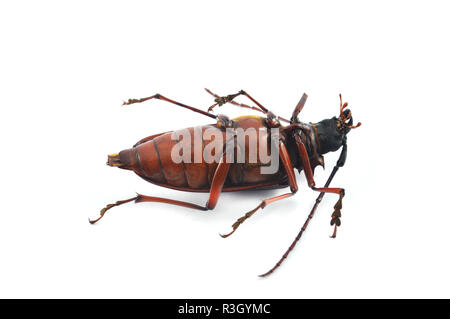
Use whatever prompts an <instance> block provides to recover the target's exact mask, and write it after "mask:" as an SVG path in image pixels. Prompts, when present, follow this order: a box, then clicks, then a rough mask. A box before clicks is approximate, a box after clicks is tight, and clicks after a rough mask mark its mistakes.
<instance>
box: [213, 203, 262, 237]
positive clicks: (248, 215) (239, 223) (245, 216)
mask: <svg viewBox="0 0 450 319" xmlns="http://www.w3.org/2000/svg"><path fill="white" fill-rule="evenodd" d="M263 205H264V201H263V202H261V204H259V205H258V206H256V207H255V208H254V209H252V210H251V211H249V212H248V213H246V214H245V215H244V216H242V217H240V218H238V220H236V222H235V223H234V224H233V225H232V226H231V227H232V228H233V230H232V231H231V233H228V234H226V235H222V234H220V236H222V238H227V237H228V236H230V235H232V234H233V233H234V232H235V231H236V229H238V227H239V226H240V225H241V224H242V223H243V222H244V221H245V220H247V219H249V218H250V217H252V215H253V214H254V213H255V212H256V211H257V210H258V209H260V208H263Z"/></svg>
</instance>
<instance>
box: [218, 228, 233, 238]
mask: <svg viewBox="0 0 450 319" xmlns="http://www.w3.org/2000/svg"><path fill="white" fill-rule="evenodd" d="M236 229H237V227H236V228H234V229H233V230H232V231H231V232H230V233H228V234H225V235H223V234H219V235H220V237H222V238H227V237H229V236H231V235H232V234H233V233H234V232H235V231H236Z"/></svg>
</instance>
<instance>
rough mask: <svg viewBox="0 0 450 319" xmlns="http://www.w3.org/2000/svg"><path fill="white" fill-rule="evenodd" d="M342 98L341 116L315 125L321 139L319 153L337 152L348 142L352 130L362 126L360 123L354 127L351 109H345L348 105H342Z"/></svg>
mask: <svg viewBox="0 0 450 319" xmlns="http://www.w3.org/2000/svg"><path fill="white" fill-rule="evenodd" d="M339 98H340V115H339V117H332V118H331V119H327V120H323V121H320V122H319V123H316V124H315V127H316V133H317V137H318V139H319V150H318V151H319V153H320V154H325V153H328V152H334V151H337V150H338V149H339V148H340V147H341V146H342V145H344V144H345V143H346V142H347V134H348V133H349V132H350V130H351V129H354V128H357V127H359V126H360V125H361V123H358V124H356V125H353V117H352V112H351V111H350V109H345V108H346V107H347V105H348V103H347V102H346V103H344V104H342V96H341V94H339Z"/></svg>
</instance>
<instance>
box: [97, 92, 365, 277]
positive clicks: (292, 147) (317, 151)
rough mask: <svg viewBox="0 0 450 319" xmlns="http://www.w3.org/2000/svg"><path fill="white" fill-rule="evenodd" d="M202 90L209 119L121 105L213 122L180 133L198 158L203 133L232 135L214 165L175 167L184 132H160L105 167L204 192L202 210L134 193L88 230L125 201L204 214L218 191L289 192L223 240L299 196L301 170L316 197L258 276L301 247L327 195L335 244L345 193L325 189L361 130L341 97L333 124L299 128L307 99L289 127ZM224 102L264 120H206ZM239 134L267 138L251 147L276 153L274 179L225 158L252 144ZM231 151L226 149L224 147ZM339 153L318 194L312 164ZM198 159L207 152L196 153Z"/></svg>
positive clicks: (111, 158) (199, 163)
mask: <svg viewBox="0 0 450 319" xmlns="http://www.w3.org/2000/svg"><path fill="white" fill-rule="evenodd" d="M205 90H206V91H207V92H208V93H209V94H211V95H212V96H213V97H214V98H215V99H214V102H215V103H214V104H213V105H211V106H210V107H209V108H208V111H207V112H206V111H203V110H200V109H198V108H194V107H191V106H188V105H186V104H183V103H179V102H176V101H174V100H172V99H169V98H167V97H165V96H163V95H161V94H155V95H152V96H150V97H147V98H142V99H129V100H128V101H127V102H124V103H123V105H130V104H134V103H141V102H144V101H148V100H151V99H159V100H163V101H166V102H169V103H172V104H175V105H178V106H180V107H183V108H187V109H189V110H191V111H194V112H197V113H200V114H203V115H206V116H208V117H210V118H212V119H215V120H216V123H215V124H210V125H204V126H199V127H191V128H188V129H186V130H184V132H186V131H187V132H189V133H192V134H193V135H194V140H193V141H192V143H193V144H195V143H198V144H200V151H204V150H205V147H206V145H205V140H204V133H205V131H206V130H210V131H211V130H212V131H213V132H215V133H218V134H219V135H221V134H222V135H224V136H225V132H230V131H231V132H234V133H233V134H234V135H233V134H231V137H232V138H229V139H228V140H227V139H225V141H224V142H223V144H220V146H221V150H222V152H220V153H216V154H215V156H216V158H217V159H218V160H216V161H208V160H207V159H206V158H205V157H204V156H202V157H201V159H200V160H199V161H196V162H195V161H194V162H193V163H191V162H186V161H183V160H181V162H174V161H173V158H172V151H173V148H174V147H175V146H176V145H179V143H180V141H179V139H178V136H179V135H182V131H181V130H180V131H171V132H166V133H160V134H156V135H152V136H149V137H146V138H144V139H141V140H140V141H138V142H137V143H136V144H135V145H134V146H133V147H132V148H129V149H126V150H123V151H121V152H120V153H118V154H112V155H108V161H107V164H108V165H110V166H116V167H119V168H122V169H127V170H132V171H134V172H135V173H136V174H137V175H138V176H140V177H141V178H143V179H145V180H146V181H148V182H151V183H153V184H156V185H159V186H163V187H167V188H171V189H175V190H182V191H191V192H203V193H209V199H208V201H207V202H206V204H205V205H204V206H200V205H197V204H193V203H189V202H183V201H178V200H173V199H168V198H161V197H154V196H146V195H141V194H137V196H135V197H132V198H129V199H126V200H121V201H117V202H116V203H114V204H109V205H107V206H106V207H105V208H103V209H102V210H101V212H100V217H99V218H97V219H95V220H89V221H90V223H91V224H94V223H96V222H97V221H99V220H100V219H101V218H102V217H103V216H104V215H105V213H106V211H107V210H109V209H110V208H112V207H115V206H119V205H122V204H125V203H128V202H131V201H135V202H136V203H141V202H160V203H166V204H171V205H177V206H183V207H188V208H192V209H197V210H202V211H206V210H210V209H214V207H215V206H216V204H217V201H218V199H219V196H220V193H221V192H222V191H241V190H247V189H261V188H284V187H288V186H289V187H290V192H288V193H285V194H282V195H278V196H275V197H271V198H267V199H264V200H262V201H261V203H260V204H259V205H258V206H256V207H255V208H254V209H252V210H251V211H249V212H247V213H246V214H245V215H244V216H242V217H241V218H239V219H238V220H237V221H236V222H235V223H234V224H233V225H232V231H231V232H230V233H228V234H226V235H221V236H222V237H224V238H225V237H228V236H230V235H231V234H233V233H234V232H235V231H236V229H237V228H238V227H239V226H240V225H241V224H242V223H243V222H244V221H245V220H246V219H248V218H249V217H251V216H252V215H253V214H254V213H255V212H256V211H258V210H259V209H264V208H265V207H266V206H267V205H269V204H271V203H273V202H276V201H278V200H281V199H284V198H288V197H291V196H292V195H294V194H295V193H296V192H297V190H298V186H297V181H296V178H295V173H294V168H295V169H297V170H298V172H299V173H300V172H301V171H302V170H304V172H305V176H306V180H307V182H308V186H309V187H310V188H311V189H312V190H314V191H317V192H320V194H319V196H318V197H317V199H316V202H315V204H314V206H313V208H312V210H311V212H310V214H309V215H308V218H307V219H306V221H305V223H304V225H303V227H302V228H301V230H300V231H299V233H298V235H297V237H296V238H295V240H294V241H293V242H292V244H291V246H290V247H289V248H288V250H287V251H286V252H285V253H284V254H283V256H282V257H281V259H280V260H279V261H278V262H277V263H276V264H275V266H274V267H272V268H271V269H270V270H269V271H267V272H266V273H264V274H262V275H260V276H261V277H265V276H267V275H269V274H271V273H272V272H274V270H275V269H277V268H278V267H279V266H280V265H281V263H282V262H283V261H284V259H286V257H287V256H288V254H289V253H290V252H291V250H292V249H293V248H294V246H295V244H296V243H297V242H298V241H299V239H300V237H301V236H302V234H303V232H304V231H305V230H306V227H307V226H308V224H309V221H310V220H311V219H312V217H313V216H314V213H315V211H316V209H317V207H318V205H319V203H320V202H321V200H322V198H323V196H324V195H325V193H333V194H337V195H338V196H339V199H338V201H337V202H336V204H335V205H334V212H333V213H332V216H331V225H332V226H334V231H333V234H332V235H331V237H332V238H334V237H336V231H337V227H338V226H340V225H341V220H340V217H341V208H342V198H343V197H344V195H345V191H344V189H343V188H331V187H329V185H330V183H331V181H332V179H333V177H334V176H335V174H336V172H337V171H338V169H339V167H342V166H343V165H344V164H345V160H346V157H347V134H348V133H349V132H350V130H351V129H354V128H357V127H359V126H360V125H361V123H360V122H359V123H358V124H356V125H353V117H352V113H351V111H350V110H349V109H347V108H346V107H347V106H348V103H342V96H341V94H339V98H340V110H339V115H338V117H332V118H330V119H325V120H322V121H320V122H318V123H304V122H302V121H300V120H299V118H298V115H299V113H300V112H301V110H302V109H303V106H304V105H305V102H306V99H307V97H308V96H307V95H306V94H303V96H302V98H301V99H300V101H299V102H298V104H297V106H296V107H295V109H294V112H293V113H292V116H291V118H290V120H287V119H285V118H283V117H280V116H276V115H275V114H274V113H272V112H270V111H269V110H268V109H267V108H265V107H264V106H262V105H261V104H260V103H259V102H258V101H256V100H255V99H254V98H253V97H252V96H250V95H249V94H248V93H247V92H245V91H243V90H241V91H239V92H238V93H236V94H230V95H227V96H219V95H217V94H215V93H213V92H211V91H210V90H208V89H205ZM238 96H246V97H247V98H248V99H250V100H251V101H252V102H253V103H254V104H256V106H257V107H255V106H250V105H247V104H243V103H238V102H236V101H234V99H235V98H236V97H238ZM226 103H231V104H234V105H237V106H239V107H243V108H247V109H251V110H256V111H259V112H261V113H263V114H264V116H252V115H249V116H241V117H238V118H235V119H229V118H228V117H227V116H225V115H214V114H212V113H211V111H212V110H213V109H214V107H216V106H222V105H224V104H226ZM281 122H285V123H287V125H285V126H283V125H282V124H281ZM239 129H255V130H258V131H264V132H265V135H262V137H261V135H260V136H259V137H258V139H257V143H258V145H263V144H264V143H266V145H267V144H269V148H270V149H271V152H273V150H274V149H276V150H277V152H278V154H277V160H278V159H279V160H280V161H281V164H282V165H279V167H278V169H277V170H276V172H274V173H272V174H263V173H261V168H262V167H264V166H267V165H266V164H267V163H264V162H263V161H262V160H261V159H260V158H257V161H256V162H251V163H250V162H249V160H248V156H245V158H244V160H243V161H242V162H238V163H234V162H232V161H231V162H230V161H229V160H227V152H230V151H234V150H236V151H237V153H239V150H241V151H244V153H245V151H249V150H250V146H251V145H249V143H250V142H249V140H248V139H245V138H244V140H243V144H242V145H236V143H235V141H236V132H237V130H239ZM274 129H276V130H274ZM196 132H197V134H196ZM226 138H227V137H226ZM183 140H184V139H183ZM230 141H231V144H230ZM189 143H191V142H189ZM230 145H231V148H230V147H229V146H230ZM274 146H276V148H274ZM338 149H341V154H340V156H339V159H338V161H337V163H336V165H335V166H334V168H333V170H332V172H331V174H330V176H329V178H328V180H327V182H326V183H325V185H324V187H316V184H315V182H314V169H315V167H316V166H318V165H320V166H322V167H324V160H323V154H326V153H328V152H334V151H337V150H338ZM191 152H192V154H188V155H191V156H195V154H193V152H194V150H192V151H191ZM202 154H205V153H203V152H202ZM183 155H186V154H183Z"/></svg>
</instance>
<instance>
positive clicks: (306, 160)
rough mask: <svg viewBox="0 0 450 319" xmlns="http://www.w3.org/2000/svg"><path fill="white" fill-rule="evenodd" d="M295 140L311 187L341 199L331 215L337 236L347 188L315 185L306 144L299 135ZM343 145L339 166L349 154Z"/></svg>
mask: <svg viewBox="0 0 450 319" xmlns="http://www.w3.org/2000/svg"><path fill="white" fill-rule="evenodd" d="M295 141H296V144H297V149H298V151H299V153H300V158H301V161H302V166H303V169H304V171H305V175H306V180H307V181H308V185H309V187H311V189H312V190H315V191H316V192H321V193H333V194H338V195H339V199H338V201H337V202H336V204H335V205H334V212H333V214H332V215H331V226H333V225H334V231H333V235H331V238H336V232H337V227H339V226H340V225H341V220H340V217H341V208H342V198H344V196H345V190H344V189H343V188H333V187H315V185H316V183H315V181H314V175H313V171H312V168H311V163H310V162H309V157H308V152H307V151H306V147H305V144H303V142H302V140H301V138H300V136H298V135H296V136H295ZM342 147H343V148H342V153H341V155H340V157H339V160H338V163H337V166H339V167H342V166H344V163H345V158H346V156H347V145H346V144H344V145H343V146H342Z"/></svg>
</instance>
